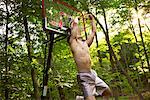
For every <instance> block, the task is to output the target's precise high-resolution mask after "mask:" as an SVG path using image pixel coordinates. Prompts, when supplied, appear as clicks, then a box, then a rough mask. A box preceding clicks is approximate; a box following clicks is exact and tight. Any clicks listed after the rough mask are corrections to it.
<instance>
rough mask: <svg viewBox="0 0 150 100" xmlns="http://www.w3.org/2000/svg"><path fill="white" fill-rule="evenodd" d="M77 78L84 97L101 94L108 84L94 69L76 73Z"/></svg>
mask: <svg viewBox="0 0 150 100" xmlns="http://www.w3.org/2000/svg"><path fill="white" fill-rule="evenodd" d="M77 79H78V82H79V84H80V85H81V88H82V90H83V93H84V96H85V97H87V96H96V95H100V96H101V95H102V93H103V92H104V91H105V90H106V89H109V87H108V85H107V84H106V83H105V82H104V81H103V80H102V79H100V78H99V77H98V76H97V73H96V72H95V71H94V70H91V72H82V73H78V75H77Z"/></svg>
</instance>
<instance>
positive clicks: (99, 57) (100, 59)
mask: <svg viewBox="0 0 150 100" xmlns="http://www.w3.org/2000/svg"><path fill="white" fill-rule="evenodd" d="M96 16H97V8H96ZM96 26H97V23H96ZM95 40H96V48H98V38H97V33H96V34H95ZM97 57H98V61H99V64H100V66H101V67H102V66H103V65H102V57H101V54H100V50H99V49H98V50H97Z"/></svg>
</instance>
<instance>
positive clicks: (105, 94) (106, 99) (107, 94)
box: [102, 88, 112, 100]
mask: <svg viewBox="0 0 150 100" xmlns="http://www.w3.org/2000/svg"><path fill="white" fill-rule="evenodd" d="M111 95H112V94H111V91H110V89H109V88H107V89H106V90H105V91H104V92H103V93H102V96H103V100H109V97H110V96H111Z"/></svg>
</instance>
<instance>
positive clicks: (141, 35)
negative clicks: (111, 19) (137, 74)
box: [134, 0, 150, 71]
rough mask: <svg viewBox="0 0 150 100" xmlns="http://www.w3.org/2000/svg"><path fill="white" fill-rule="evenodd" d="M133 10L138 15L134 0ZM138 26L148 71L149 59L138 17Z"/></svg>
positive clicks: (149, 67) (149, 66)
mask: <svg viewBox="0 0 150 100" xmlns="http://www.w3.org/2000/svg"><path fill="white" fill-rule="evenodd" d="M134 8H135V10H136V13H137V15H138V8H137V1H136V0H135V7H134ZM138 26H139V31H140V37H141V40H142V46H143V48H144V54H145V57H146V62H147V66H148V69H149V71H150V64H149V58H148V55H147V51H146V47H145V43H144V39H143V33H142V28H141V22H140V18H139V17H138Z"/></svg>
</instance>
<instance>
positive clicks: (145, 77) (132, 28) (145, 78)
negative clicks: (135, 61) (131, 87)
mask: <svg viewBox="0 0 150 100" xmlns="http://www.w3.org/2000/svg"><path fill="white" fill-rule="evenodd" d="M130 24H131V23H130ZM131 30H132V33H133V35H134V38H135V41H136V46H137V49H138V54H139V59H140V62H141V66H142V71H143V76H144V84H148V83H147V80H148V78H147V76H146V74H145V70H144V64H143V63H144V62H143V60H142V56H141V52H140V47H139V45H138V40H137V37H136V33H135V31H134V27H133V25H132V24H131ZM139 81H140V80H139ZM140 85H141V84H140Z"/></svg>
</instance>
